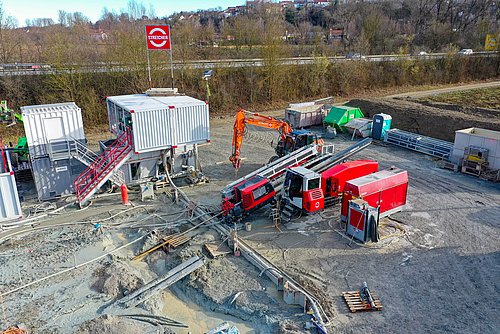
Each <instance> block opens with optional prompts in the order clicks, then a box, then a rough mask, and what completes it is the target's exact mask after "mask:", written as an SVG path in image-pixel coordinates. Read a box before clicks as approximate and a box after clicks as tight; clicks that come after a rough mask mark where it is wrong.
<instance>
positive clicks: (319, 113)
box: [285, 103, 327, 129]
mask: <svg viewBox="0 0 500 334" xmlns="http://www.w3.org/2000/svg"><path fill="white" fill-rule="evenodd" d="M326 114H327V110H326V109H324V108H323V105H318V104H314V103H313V104H311V103H303V104H295V105H290V107H288V108H287V109H286V110H285V121H287V122H288V123H289V124H290V125H291V126H292V128H295V129H299V128H304V127H308V126H313V125H322V124H323V119H324V118H325V116H326Z"/></svg>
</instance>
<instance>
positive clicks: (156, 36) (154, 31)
mask: <svg viewBox="0 0 500 334" xmlns="http://www.w3.org/2000/svg"><path fill="white" fill-rule="evenodd" d="M146 43H147V46H148V50H170V26H168V25H154V26H152V25H147V26H146Z"/></svg>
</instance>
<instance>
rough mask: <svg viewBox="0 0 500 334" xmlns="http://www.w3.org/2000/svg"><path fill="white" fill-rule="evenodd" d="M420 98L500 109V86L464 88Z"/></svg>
mask: <svg viewBox="0 0 500 334" xmlns="http://www.w3.org/2000/svg"><path fill="white" fill-rule="evenodd" d="M420 100H421V101H433V102H444V103H450V104H456V105H462V106H465V107H478V108H488V109H499V110H500V87H492V88H478V89H471V90H464V91H459V92H453V93H446V94H440V95H435V96H428V97H425V98H422V99H420Z"/></svg>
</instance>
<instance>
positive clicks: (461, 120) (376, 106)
mask: <svg viewBox="0 0 500 334" xmlns="http://www.w3.org/2000/svg"><path fill="white" fill-rule="evenodd" d="M348 105H350V106H353V107H359V108H361V110H363V113H364V114H365V116H367V117H372V116H373V115H374V114H378V113H385V114H389V115H391V116H392V119H393V124H394V127H396V128H398V129H401V130H406V131H410V132H414V133H419V134H422V135H425V136H430V137H433V138H437V139H442V140H446V141H449V142H453V141H454V140H455V131H456V130H462V129H467V128H471V127H478V128H483V129H489V130H494V131H500V110H496V109H486V108H477V107H464V106H459V105H455V104H448V103H440V102H431V101H419V100H418V99H416V98H413V97H403V96H401V97H398V98H374V99H355V100H351V101H350V102H349V103H348Z"/></svg>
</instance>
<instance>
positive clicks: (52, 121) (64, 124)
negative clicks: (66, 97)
mask: <svg viewBox="0 0 500 334" xmlns="http://www.w3.org/2000/svg"><path fill="white" fill-rule="evenodd" d="M21 112H22V116H23V123H24V130H25V132H26V139H27V140H28V146H29V148H30V154H31V158H35V157H36V156H37V155H38V154H37V153H35V152H45V150H43V149H42V150H38V149H37V147H40V146H42V147H45V146H46V145H47V144H49V143H51V142H57V141H64V140H66V139H77V140H84V139H85V134H84V131H83V120H82V111H81V109H80V108H79V107H78V106H77V105H76V104H75V103H74V102H67V103H55V104H44V105H36V106H26V107H21ZM35 150H36V151H35Z"/></svg>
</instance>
